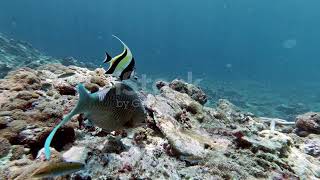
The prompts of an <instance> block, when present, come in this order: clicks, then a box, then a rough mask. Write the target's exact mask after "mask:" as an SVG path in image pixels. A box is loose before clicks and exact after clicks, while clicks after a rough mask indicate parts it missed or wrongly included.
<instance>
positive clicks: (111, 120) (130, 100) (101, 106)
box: [44, 82, 146, 160]
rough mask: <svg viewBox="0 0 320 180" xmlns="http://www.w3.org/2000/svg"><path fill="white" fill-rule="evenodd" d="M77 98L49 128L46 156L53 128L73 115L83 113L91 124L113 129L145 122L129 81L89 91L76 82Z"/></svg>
mask: <svg viewBox="0 0 320 180" xmlns="http://www.w3.org/2000/svg"><path fill="white" fill-rule="evenodd" d="M77 90H78V93H79V100H78V103H77V105H76V106H75V108H74V109H73V110H72V111H71V112H70V113H69V114H67V115H66V116H65V117H64V118H63V120H62V121H61V122H60V123H59V124H58V125H57V126H56V127H55V128H54V129H53V130H52V132H51V133H50V134H49V136H48V137H47V139H46V142H45V146H44V147H45V155H46V159H47V160H49V159H50V153H51V152H50V143H51V141H52V138H53V136H54V134H55V133H56V131H57V130H58V129H59V128H60V127H61V126H62V125H64V124H65V123H67V122H68V121H69V120H70V119H71V118H72V117H73V116H74V115H76V114H84V117H86V118H87V119H88V120H89V121H91V122H92V123H93V124H94V125H96V126H98V127H100V128H102V129H104V130H106V131H115V130H122V129H126V128H132V127H137V126H139V125H142V124H143V123H144V122H145V117H146V115H145V109H144V107H143V105H142V102H141V100H140V98H139V96H138V94H137V93H136V92H135V91H134V90H133V89H132V88H131V87H130V86H128V85H126V84H124V83H122V82H117V83H115V84H113V86H112V87H110V88H105V89H103V90H101V91H98V92H96V93H93V94H90V93H89V92H88V91H87V90H86V89H85V87H84V86H83V85H82V84H79V85H78V86H77Z"/></svg>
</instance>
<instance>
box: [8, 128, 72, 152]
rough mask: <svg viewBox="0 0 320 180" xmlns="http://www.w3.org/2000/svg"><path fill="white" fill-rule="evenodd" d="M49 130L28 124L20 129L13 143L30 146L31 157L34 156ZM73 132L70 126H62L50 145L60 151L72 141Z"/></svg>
mask: <svg viewBox="0 0 320 180" xmlns="http://www.w3.org/2000/svg"><path fill="white" fill-rule="evenodd" d="M50 132H51V130H50V129H48V128H38V127H34V126H29V127H27V128H26V129H25V130H23V131H21V132H20V133H19V135H18V136H17V138H16V139H15V142H14V144H20V145H25V146H26V147H28V148H30V151H31V154H32V155H33V157H36V155H37V153H38V151H39V150H40V149H41V148H42V147H43V145H44V142H45V140H46V138H47V136H48V135H49V133H50ZM74 140H75V132H74V129H73V128H72V127H70V126H64V127H62V128H60V129H58V131H57V132H56V134H55V136H54V138H53V140H52V143H51V147H53V148H55V149H56V150H58V151H60V150H62V148H63V147H64V146H65V145H66V144H69V143H72V142H74Z"/></svg>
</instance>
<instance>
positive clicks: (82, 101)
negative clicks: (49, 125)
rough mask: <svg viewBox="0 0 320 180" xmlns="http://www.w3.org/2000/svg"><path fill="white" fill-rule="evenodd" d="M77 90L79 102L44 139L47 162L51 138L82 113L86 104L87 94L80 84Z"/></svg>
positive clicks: (49, 154)
mask: <svg viewBox="0 0 320 180" xmlns="http://www.w3.org/2000/svg"><path fill="white" fill-rule="evenodd" d="M77 89H78V93H79V101H78V103H77V105H76V107H75V108H74V109H73V110H72V111H71V112H70V113H69V114H67V115H66V116H65V117H64V118H63V120H62V121H61V122H60V123H59V124H58V125H57V126H56V127H55V128H54V129H53V130H52V131H51V133H50V134H49V136H48V137H47V139H46V142H45V144H44V148H45V156H46V159H47V160H49V159H50V156H51V151H50V144H51V141H52V139H53V136H54V135H55V133H56V132H57V130H58V129H59V128H60V127H61V126H63V125H64V124H66V123H67V122H68V121H69V120H70V119H71V118H72V117H73V116H74V115H76V114H79V113H83V108H84V107H85V103H86V102H88V100H89V98H90V94H89V92H88V91H87V90H86V89H85V87H84V86H83V85H82V84H79V85H78V88H77Z"/></svg>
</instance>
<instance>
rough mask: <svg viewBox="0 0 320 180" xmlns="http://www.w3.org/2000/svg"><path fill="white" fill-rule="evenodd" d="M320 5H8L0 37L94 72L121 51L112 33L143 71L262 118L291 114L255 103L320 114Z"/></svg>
mask: <svg viewBox="0 0 320 180" xmlns="http://www.w3.org/2000/svg"><path fill="white" fill-rule="evenodd" d="M319 5H320V3H319V2H318V1H316V0H309V1H301V0H281V1H279V0H272V1H257V0H241V1H231V0H201V1H190V0H162V1H150V0H136V1H133V0H122V1H118V0H95V1H88V0H68V1H65V0H55V1H43V0H30V1H19V0H10V1H1V2H0V32H2V33H4V34H6V35H8V36H10V37H12V38H15V39H20V40H25V41H28V42H30V43H31V44H33V46H35V47H36V48H37V49H40V50H41V51H43V52H45V53H46V54H48V55H51V56H56V57H66V56H73V57H75V58H77V59H80V60H82V61H90V62H93V63H96V64H97V66H99V65H101V64H102V61H103V58H104V51H105V50H108V51H109V52H110V54H111V55H116V54H117V53H119V52H120V51H121V49H122V46H121V44H120V43H119V42H118V41H117V40H115V39H114V38H112V34H115V35H117V36H119V37H120V38H121V39H122V40H124V41H125V42H126V43H127V44H128V46H129V47H130V48H131V50H132V51H133V54H134V56H135V59H136V61H137V71H138V73H140V74H148V75H150V76H155V77H157V76H159V77H163V78H166V77H176V76H179V77H182V78H184V79H186V78H187V74H188V72H192V73H193V75H194V76H195V77H196V78H201V79H203V81H202V83H203V86H204V87H205V88H206V89H208V90H209V91H210V90H212V93H211V94H212V96H215V98H224V97H226V98H228V97H229V98H230V96H231V98H230V99H231V101H234V103H235V104H238V105H239V106H242V107H243V108H247V109H249V110H252V111H256V113H258V114H259V113H260V114H261V115H267V116H283V117H287V116H286V114H285V113H284V114H281V113H277V112H276V111H277V110H272V109H271V110H270V109H267V108H266V109H260V110H259V109H257V108H252V106H254V105H252V104H258V105H256V106H259V103H260V104H266V103H267V104H268V103H269V105H268V106H267V107H274V106H280V107H281V106H284V107H287V106H289V107H291V106H296V105H297V104H299V107H303V108H302V109H301V112H300V111H299V112H291V113H293V114H295V113H302V112H304V111H317V110H320V85H319V80H320V71H319V69H320V61H319V58H320V51H319V47H320V33H319V32H320V25H319V19H320V12H319V9H318V7H319ZM218 90H220V91H223V92H225V93H220V92H217V91H218ZM239 97H240V98H239ZM213 98H214V97H213ZM238 99H241V102H237V100H238ZM247 103H249V104H247ZM280 109H281V108H280ZM289 109H290V108H289ZM292 109H293V110H294V109H295V108H294V107H293V108H292ZM262 112H264V113H262ZM289 114H290V113H289Z"/></svg>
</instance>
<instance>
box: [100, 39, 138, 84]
mask: <svg viewBox="0 0 320 180" xmlns="http://www.w3.org/2000/svg"><path fill="white" fill-rule="evenodd" d="M113 37H115V38H116V39H118V40H119V41H120V42H121V43H122V45H123V48H124V49H123V52H122V53H121V54H119V55H117V56H115V57H114V58H112V57H111V56H110V55H109V54H108V52H106V58H105V60H104V63H110V66H109V69H108V70H107V72H106V74H112V75H114V76H115V77H118V78H120V80H121V81H122V80H127V79H130V77H132V76H133V75H134V70H135V60H134V58H133V55H132V53H131V50H130V49H129V48H128V46H127V45H126V44H125V43H124V42H123V41H121V39H119V38H118V37H117V36H115V35H113Z"/></svg>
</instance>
